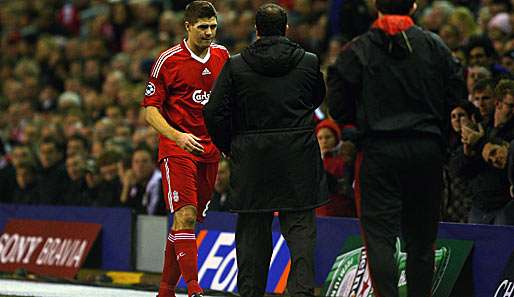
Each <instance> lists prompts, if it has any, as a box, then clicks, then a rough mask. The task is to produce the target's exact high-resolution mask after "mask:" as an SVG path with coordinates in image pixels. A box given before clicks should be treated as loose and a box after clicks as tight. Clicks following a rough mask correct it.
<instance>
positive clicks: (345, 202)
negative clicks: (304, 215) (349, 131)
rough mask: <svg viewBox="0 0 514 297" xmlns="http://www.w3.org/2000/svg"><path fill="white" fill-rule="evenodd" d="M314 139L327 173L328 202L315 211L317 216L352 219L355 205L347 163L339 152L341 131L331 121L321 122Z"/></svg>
mask: <svg viewBox="0 0 514 297" xmlns="http://www.w3.org/2000/svg"><path fill="white" fill-rule="evenodd" d="M316 137H317V138H318V143H319V146H320V151H321V158H322V159H323V167H324V168H325V172H326V173H327V181H328V190H329V196H328V197H329V199H330V202H329V203H328V204H325V205H323V206H321V207H319V208H317V209H316V215H318V216H335V217H354V216H355V205H354V202H353V193H352V186H351V184H352V181H353V180H352V178H351V176H349V172H351V171H350V170H348V167H350V168H353V167H352V166H350V164H349V163H346V162H345V160H344V159H343V156H342V155H341V152H340V147H341V144H342V143H341V130H340V129H339V127H338V125H337V123H336V122H334V121H333V120H331V119H326V120H323V121H321V122H320V123H319V124H318V125H317V126H316Z"/></svg>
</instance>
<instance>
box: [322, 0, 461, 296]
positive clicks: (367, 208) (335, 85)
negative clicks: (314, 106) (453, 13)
mask: <svg viewBox="0 0 514 297" xmlns="http://www.w3.org/2000/svg"><path fill="white" fill-rule="evenodd" d="M375 6H376V8H377V10H378V12H379V17H378V19H377V20H376V21H375V23H374V24H373V26H372V28H371V29H370V30H369V31H368V32H367V33H366V34H364V35H361V36H360V38H358V39H355V40H354V41H353V42H351V44H350V45H349V46H347V48H346V49H345V51H343V53H342V54H341V56H340V57H339V58H338V60H337V62H336V64H335V65H334V66H333V67H331V68H329V77H328V84H329V96H328V98H330V99H331V101H330V102H329V103H330V104H329V106H330V112H331V114H332V116H334V118H335V119H336V120H337V121H338V122H340V123H341V124H356V126H357V128H358V129H359V132H360V133H361V138H360V143H359V145H360V147H361V150H362V155H363V160H362V164H361V171H360V189H361V198H360V199H361V201H360V203H361V204H360V207H358V209H360V213H359V217H360V222H361V227H362V233H363V234H362V235H363V238H364V242H365V245H366V252H367V257H368V265H369V271H370V276H371V279H372V285H373V291H374V292H375V294H376V295H379V296H382V297H398V294H399V293H398V278H399V274H398V266H397V263H396V260H395V254H396V246H395V242H396V238H397V237H398V236H400V234H401V235H402V236H403V238H404V239H405V241H406V252H407V275H406V276H407V283H408V286H407V295H408V296H430V295H431V288H432V279H433V274H434V251H433V248H434V244H435V240H436V236H437V229H438V221H439V210H440V201H441V193H442V169H443V168H442V166H443V150H444V148H443V144H444V143H445V142H446V139H447V138H446V137H447V133H448V130H447V129H448V127H447V121H448V118H447V117H448V114H449V112H450V111H449V110H448V109H449V107H448V106H449V104H450V103H451V102H452V101H457V100H459V99H464V98H465V84H464V81H463V76H462V73H461V71H460V67H459V65H458V64H457V63H456V62H455V60H454V59H453V58H452V56H451V52H450V50H449V49H448V48H447V47H446V45H445V44H444V43H443V42H442V40H441V39H440V38H439V37H437V36H435V35H434V34H432V33H430V32H427V31H423V30H422V29H421V28H419V27H417V26H415V25H414V22H413V20H412V19H411V17H410V16H409V15H410V14H412V13H414V11H415V10H416V3H415V1H414V0H399V1H390V0H376V1H375ZM427 184H428V185H430V187H426V185H427Z"/></svg>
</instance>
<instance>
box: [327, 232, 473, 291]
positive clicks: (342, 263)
mask: <svg viewBox="0 0 514 297" xmlns="http://www.w3.org/2000/svg"><path fill="white" fill-rule="evenodd" d="M472 246H473V242H472V241H464V240H437V243H436V250H435V274H434V280H433V284H432V293H433V296H434V297H448V296H449V295H450V293H451V291H452V289H453V286H454V284H455V282H456V280H457V278H458V277H459V274H460V272H461V270H462V267H463V266H464V263H465V262H466V258H467V257H468V256H469V254H470V252H471V247H472ZM395 258H396V263H397V265H398V270H399V272H400V273H399V275H400V277H399V280H398V289H399V292H400V297H406V296H407V278H406V274H405V271H406V264H407V254H406V253H405V252H403V251H402V242H401V241H400V240H399V239H398V240H397V242H396V255H395ZM323 296H329V297H373V296H374V295H373V288H372V286H371V278H370V276H369V270H368V269H367V255H366V250H365V249H364V248H363V244H362V240H361V238H360V237H359V236H350V237H349V238H348V239H347V240H346V242H345V244H344V246H343V249H342V252H341V254H340V255H339V256H338V257H337V258H336V260H335V262H334V264H333V265H332V269H331V271H330V272H329V274H328V276H327V279H326V280H325V284H324V286H323Z"/></svg>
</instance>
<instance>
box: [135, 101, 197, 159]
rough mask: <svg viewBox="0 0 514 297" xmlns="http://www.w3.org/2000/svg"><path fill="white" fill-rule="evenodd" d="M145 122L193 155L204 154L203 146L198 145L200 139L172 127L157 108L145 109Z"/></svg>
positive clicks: (147, 107)
mask: <svg viewBox="0 0 514 297" xmlns="http://www.w3.org/2000/svg"><path fill="white" fill-rule="evenodd" d="M144 114H145V120H146V122H147V123H148V124H149V125H150V126H152V127H153V128H154V129H155V130H157V132H159V133H161V134H162V135H163V136H165V137H166V138H169V139H170V140H172V141H174V142H175V143H176V144H177V145H178V146H179V147H180V148H182V149H183V150H185V151H187V152H190V153H193V154H201V153H203V152H204V148H203V146H202V145H201V144H200V143H198V141H200V138H198V137H196V136H195V135H193V134H190V133H183V132H180V131H178V130H177V129H175V128H173V127H171V126H170V125H169V124H168V122H166V119H164V117H163V116H162V114H161V112H160V111H159V109H158V108H157V107H155V106H146V107H145V109H144Z"/></svg>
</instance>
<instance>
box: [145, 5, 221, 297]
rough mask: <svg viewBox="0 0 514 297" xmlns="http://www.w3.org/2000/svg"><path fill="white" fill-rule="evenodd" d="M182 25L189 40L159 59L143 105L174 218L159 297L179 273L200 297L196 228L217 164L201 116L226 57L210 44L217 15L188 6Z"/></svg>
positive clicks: (165, 295) (165, 294) (206, 7)
mask: <svg viewBox="0 0 514 297" xmlns="http://www.w3.org/2000/svg"><path fill="white" fill-rule="evenodd" d="M184 24H185V28H186V30H187V39H186V40H184V41H183V42H181V43H180V44H178V45H176V46H174V47H172V48H170V49H168V50H166V51H164V52H163V53H162V54H161V55H160V56H159V58H157V60H156V61H155V63H154V65H153V68H152V71H151V75H150V79H149V81H148V84H147V87H146V92H145V97H144V100H143V103H142V105H143V106H144V107H145V117H146V120H147V122H148V124H149V125H151V126H152V127H154V128H155V129H156V130H157V131H159V133H160V143H159V161H160V164H161V172H162V176H163V192H164V197H166V200H165V201H166V207H167V209H169V210H170V211H172V212H174V215H173V225H172V227H171V230H170V231H169V235H168V240H167V241H166V250H165V260H164V268H163V273H162V278H161V285H160V288H159V296H160V297H169V296H174V294H175V286H176V284H177V282H178V280H179V277H180V273H182V277H183V278H184V280H185V282H186V284H187V291H188V294H189V296H203V295H202V294H203V290H202V288H201V287H200V285H199V284H198V267H197V265H198V263H197V261H198V259H197V257H198V256H197V253H198V252H197V246H196V240H195V232H194V228H195V225H196V222H197V221H203V219H204V216H205V212H206V205H207V203H208V202H209V199H210V198H211V196H212V191H213V187H214V179H215V177H216V172H217V170H218V161H219V159H220V153H219V151H218V150H217V148H216V147H215V146H214V144H213V143H212V141H211V138H210V137H209V135H208V134H207V129H206V128H205V124H204V119H203V116H202V110H203V107H204V105H205V104H206V103H207V102H208V101H209V96H210V90H211V87H212V85H213V83H214V81H215V79H216V77H217V76H218V73H219V72H220V71H221V68H222V67H223V64H225V61H226V60H227V59H228V51H227V50H226V49H225V48H224V47H222V46H220V45H216V44H212V41H213V40H214V38H215V36H216V28H217V15H216V9H215V8H214V6H213V5H212V4H211V3H210V2H207V1H193V2H191V4H189V5H188V6H187V8H186V11H185V17H184Z"/></svg>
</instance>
